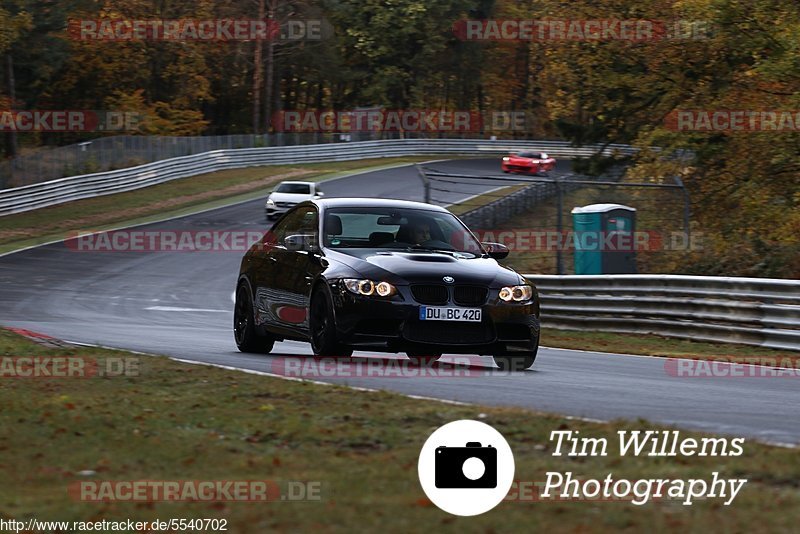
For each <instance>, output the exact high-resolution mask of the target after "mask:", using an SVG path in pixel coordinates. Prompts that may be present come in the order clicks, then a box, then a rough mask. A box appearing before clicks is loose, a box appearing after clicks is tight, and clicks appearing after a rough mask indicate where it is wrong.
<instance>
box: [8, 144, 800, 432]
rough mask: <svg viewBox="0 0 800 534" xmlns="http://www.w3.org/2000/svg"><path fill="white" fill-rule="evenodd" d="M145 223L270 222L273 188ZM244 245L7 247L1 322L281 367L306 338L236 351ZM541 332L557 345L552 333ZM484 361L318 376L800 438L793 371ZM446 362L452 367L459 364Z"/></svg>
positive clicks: (384, 193)
mask: <svg viewBox="0 0 800 534" xmlns="http://www.w3.org/2000/svg"><path fill="white" fill-rule="evenodd" d="M437 166H438V168H440V169H447V170H450V171H452V172H456V173H474V174H478V173H481V172H484V173H486V172H490V173H493V174H498V162H497V160H496V159H493V160H470V161H464V160H461V161H449V162H443V163H439V164H437ZM564 167H565V166H562V167H561V168H560V169H559V171H558V172H563V171H564ZM497 185H498V184H496V183H489V182H487V183H483V184H480V183H479V184H471V185H469V186H465V187H464V191H465V193H461V194H459V193H446V194H443V193H437V195H436V197H437V198H438V199H439V200H442V201H449V202H456V201H458V200H461V199H463V198H466V197H469V196H471V195H474V194H479V193H480V192H482V191H487V190H490V189H493V188H495V187H497ZM324 190H325V192H326V194H327V195H328V196H331V197H336V196H340V197H341V196H373V197H376V198H402V199H411V200H422V195H423V189H422V184H421V182H420V179H419V177H418V176H417V173H416V171H415V169H414V168H413V167H402V168H395V169H389V170H383V171H376V172H370V173H366V174H360V175H356V176H351V177H347V178H341V179H338V180H335V181H331V182H327V183H326V184H325V186H324ZM138 229H140V230H141V229H147V230H239V229H261V230H264V229H266V223H265V220H264V212H263V200H259V201H252V202H247V203H243V204H238V205H234V206H228V207H224V208H219V209H216V210H213V211H209V212H205V213H201V214H197V215H192V216H188V217H183V218H180V219H174V220H170V221H166V222H162V223H157V224H151V225H148V226H146V227H139V228H138ZM241 255H242V254H241V253H240V252H195V253H188V252H145V253H143V252H110V253H103V252H76V251H74V250H71V249H69V248H68V247H67V246H65V244H64V243H57V244H52V245H47V246H43V247H39V248H35V249H31V250H26V251H23V252H19V253H15V254H11V255H7V256H4V257H0V324H2V325H5V326H12V327H19V328H27V329H30V330H34V331H38V332H42V333H45V334H48V335H51V336H54V337H57V338H61V339H65V340H69V341H75V342H81V343H91V344H100V345H105V346H110V347H118V348H123V349H131V350H136V351H142V352H149V353H157V354H166V355H169V356H173V357H176V358H180V359H184V360H193V361H198V362H209V363H214V364H221V365H226V366H234V367H238V368H244V369H252V370H257V371H264V372H269V373H274V372H275V371H276V369H280V368H281V366H282V365H283V362H284V359H283V358H281V356H280V355H309V354H310V348H309V346H308V345H307V344H303V343H296V342H285V343H279V344H276V348H275V353H276V354H278V356H275V355H270V356H257V355H245V354H241V353H239V352H238V351H237V350H236V347H235V345H234V342H233V334H232V328H231V323H232V317H233V312H232V308H233V302H232V294H233V291H234V289H235V287H234V285H235V282H236V277H237V273H238V266H239V262H240V260H241ZM542 343H543V344H544V345H547V339H546V338H545V339H543V340H542ZM356 356H358V357H361V356H363V357H371V358H394V356H393V355H392V356H378V355H371V356H370V355H368V354H366V353H356ZM444 360H448V358H447V357H445V358H444ZM477 360H478V361H479V363H477V364H475V365H473V366H472V367H471V368H470V370H471V372H472V373H473V374H475V375H477V376H457V377H448V376H439V377H435V378H433V377H430V376H421V377H404V378H385V377H383V378H382V377H363V378H347V379H344V378H336V379H326V378H316V379H317V380H324V381H331V382H334V381H335V382H341V383H348V384H351V385H356V386H361V387H368V388H373V389H388V390H393V391H398V392H402V393H406V394H413V395H423V396H429V397H437V398H442V399H450V400H457V401H463V402H472V403H483V404H490V405H515V406H522V407H526V408H531V409H535V410H541V411H549V412H557V413H561V414H567V415H572V416H579V417H587V418H593V419H601V420H609V419H614V418H626V419H636V418H646V419H649V420H651V421H655V422H659V423H666V424H674V425H677V426H679V427H682V428H690V429H702V430H707V431H712V432H718V433H726V434H732V435H737V436H746V437H751V438H758V439H761V440H764V441H769V442H775V443H795V444H796V443H798V442H800V425H797V410H796V407H797V406H798V405H800V392H799V391H798V388H797V384H796V383H795V381H794V380H792V379H791V378H786V377H773V378H766V377H763V378H720V377H717V378H678V377H675V376H672V375H671V374H670V373H669V372H667V366H668V365H669V364H667V363H666V360H664V359H658V358H647V357H635V356H625V355H614V354H596V353H588V352H580V351H570V350H557V349H542V350H540V352H539V357H538V359H537V362H536V364H535V365H534V367H533V370H531V371H527V372H524V373H512V374H505V373H499V372H496V373H495V372H492V371H491V369H492V368H493V362H492V361H491V359H490V358H482V359H477ZM438 365H439V366H440V368H441V369H442V370H447V369H448V368H449V367H450V366H449V365H448V364H447V363H440V364H438ZM441 374H446V373H441Z"/></svg>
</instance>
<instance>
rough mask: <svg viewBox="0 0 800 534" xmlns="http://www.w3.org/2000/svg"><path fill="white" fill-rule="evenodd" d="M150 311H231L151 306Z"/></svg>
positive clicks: (227, 311) (225, 311)
mask: <svg viewBox="0 0 800 534" xmlns="http://www.w3.org/2000/svg"><path fill="white" fill-rule="evenodd" d="M145 310H150V311H167V312H202V313H230V311H229V310H210V309H205V308H176V307H172V306H150V307H149V308H145Z"/></svg>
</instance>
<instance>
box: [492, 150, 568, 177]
mask: <svg viewBox="0 0 800 534" xmlns="http://www.w3.org/2000/svg"><path fill="white" fill-rule="evenodd" d="M500 167H501V168H502V169H503V172H513V173H521V174H538V173H540V172H547V171H552V170H553V169H555V168H556V160H555V158H551V157H549V156H548V155H547V154H545V153H544V152H520V153H518V154H509V155H508V156H506V157H504V158H503V162H502V163H501V164H500Z"/></svg>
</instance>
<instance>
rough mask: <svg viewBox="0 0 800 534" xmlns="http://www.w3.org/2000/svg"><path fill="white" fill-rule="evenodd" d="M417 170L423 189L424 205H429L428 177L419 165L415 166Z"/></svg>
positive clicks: (429, 189) (429, 184)
mask: <svg viewBox="0 0 800 534" xmlns="http://www.w3.org/2000/svg"><path fill="white" fill-rule="evenodd" d="M415 167H416V168H417V172H418V173H419V177H420V178H421V179H422V186H423V187H424V188H425V203H426V204H430V203H431V181H430V180H429V179H428V175H427V174H425V169H423V168H422V167H420V166H419V165H415Z"/></svg>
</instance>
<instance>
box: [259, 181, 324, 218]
mask: <svg viewBox="0 0 800 534" xmlns="http://www.w3.org/2000/svg"><path fill="white" fill-rule="evenodd" d="M323 196H324V193H323V192H322V191H320V188H319V184H316V183H314V182H281V183H279V184H278V186H277V187H276V188H275V189H273V191H272V193H270V195H269V197H267V203H266V205H265V206H264V209H265V210H266V211H267V220H268V221H271V220H273V219H277V218H278V217H280V216H281V215H283V214H284V213H286V212H287V211H289V210H290V209H292V208H293V207H295V206H296V205H297V204H299V203H300V202H303V201H305V200H311V199H317V198H320V197H323Z"/></svg>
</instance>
